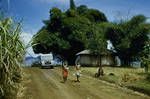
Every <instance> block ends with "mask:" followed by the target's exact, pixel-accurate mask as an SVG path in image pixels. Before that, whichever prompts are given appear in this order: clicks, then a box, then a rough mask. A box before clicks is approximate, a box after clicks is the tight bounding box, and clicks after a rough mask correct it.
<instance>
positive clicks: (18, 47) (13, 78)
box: [0, 18, 25, 99]
mask: <svg viewBox="0 0 150 99" xmlns="http://www.w3.org/2000/svg"><path fill="white" fill-rule="evenodd" d="M20 29H21V26H20V24H14V23H13V22H12V20H11V19H10V18H7V19H2V20H0V99H16V97H17V92H18V89H19V87H20V82H21V80H22V71H21V67H20V63H21V62H22V61H23V56H24V53H25V50H24V49H25V47H24V45H23V43H22V42H21V40H20V33H21V30H20Z"/></svg>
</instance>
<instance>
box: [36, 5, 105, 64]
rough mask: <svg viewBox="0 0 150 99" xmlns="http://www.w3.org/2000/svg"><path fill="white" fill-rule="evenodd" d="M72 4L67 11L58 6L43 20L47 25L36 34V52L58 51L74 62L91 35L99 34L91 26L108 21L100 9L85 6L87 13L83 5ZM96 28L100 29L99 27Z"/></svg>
mask: <svg viewBox="0 0 150 99" xmlns="http://www.w3.org/2000/svg"><path fill="white" fill-rule="evenodd" d="M72 6H73V7H75V6H74V4H72ZM72 6H71V7H70V9H68V10H67V11H65V12H62V11H61V10H60V9H58V8H52V9H51V10H50V18H49V19H48V20H44V21H43V22H44V24H45V25H44V26H43V27H42V28H41V29H40V30H39V32H38V33H37V34H36V35H35V36H34V37H35V39H34V41H33V43H34V44H36V46H34V47H33V49H34V52H36V53H49V52H53V53H57V54H60V55H62V56H63V57H64V58H65V59H67V60H68V61H69V63H71V64H73V63H74V59H75V54H76V53H78V52H79V51H82V50H84V49H85V48H86V45H87V42H88V41H89V36H91V34H92V35H93V34H98V33H96V32H95V31H94V29H91V26H93V25H95V24H98V23H101V22H106V21H107V19H106V17H105V15H104V13H102V12H100V11H98V10H94V9H89V8H87V7H86V6H85V7H86V10H87V11H85V12H86V14H82V13H81V12H80V11H81V10H82V9H83V8H82V6H79V7H77V9H74V8H73V7H72ZM95 26H96V25H95ZM95 29H97V30H96V31H99V28H95Z"/></svg>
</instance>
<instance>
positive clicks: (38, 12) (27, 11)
mask: <svg viewBox="0 0 150 99" xmlns="http://www.w3.org/2000/svg"><path fill="white" fill-rule="evenodd" d="M2 1H3V4H2V5H3V7H5V11H7V12H8V14H9V15H11V16H13V17H14V18H15V19H18V20H21V19H23V31H24V32H28V33H33V34H35V32H37V31H38V30H39V29H40V28H41V27H42V26H43V23H42V20H45V19H48V17H49V10H50V8H52V7H58V8H60V9H62V10H65V9H67V8H68V7H69V0H2ZM75 3H76V5H81V4H84V5H87V6H88V7H89V8H95V9H99V10H100V11H102V12H104V13H105V15H106V16H107V18H108V19H109V21H115V20H117V19H119V18H121V17H123V18H126V17H127V16H133V15H137V14H144V15H145V16H147V17H150V12H149V11H150V7H149V6H150V0H75Z"/></svg>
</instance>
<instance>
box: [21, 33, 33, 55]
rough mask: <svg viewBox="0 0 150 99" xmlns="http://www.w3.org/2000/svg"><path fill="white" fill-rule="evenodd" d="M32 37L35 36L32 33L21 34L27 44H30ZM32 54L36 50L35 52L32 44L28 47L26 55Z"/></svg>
mask: <svg viewBox="0 0 150 99" xmlns="http://www.w3.org/2000/svg"><path fill="white" fill-rule="evenodd" d="M32 37H33V34H31V33H26V32H23V33H22V34H21V40H22V41H23V43H24V44H25V46H27V45H30V44H29V43H30V41H31V40H32ZM30 55H31V56H33V55H34V52H33V49H32V47H31V46H30V47H28V48H27V49H26V56H30Z"/></svg>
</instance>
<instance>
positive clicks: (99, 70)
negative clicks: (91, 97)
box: [95, 55, 104, 77]
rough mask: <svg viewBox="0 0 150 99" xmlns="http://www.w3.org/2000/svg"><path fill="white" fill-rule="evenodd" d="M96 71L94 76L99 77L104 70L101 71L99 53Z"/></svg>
mask: <svg viewBox="0 0 150 99" xmlns="http://www.w3.org/2000/svg"><path fill="white" fill-rule="evenodd" d="M97 65H98V67H99V68H98V71H97V73H96V74H95V77H100V76H103V75H104V71H103V68H102V63H101V55H98V64H97Z"/></svg>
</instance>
